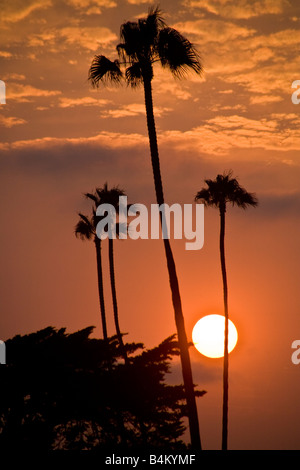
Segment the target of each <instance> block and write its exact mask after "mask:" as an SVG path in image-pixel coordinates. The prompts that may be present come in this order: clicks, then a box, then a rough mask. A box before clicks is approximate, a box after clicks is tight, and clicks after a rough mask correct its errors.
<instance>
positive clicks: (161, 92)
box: [0, 0, 300, 449]
mask: <svg viewBox="0 0 300 470" xmlns="http://www.w3.org/2000/svg"><path fill="white" fill-rule="evenodd" d="M160 6H161V8H162V10H163V11H164V12H165V19H166V21H167V22H168V24H169V25H170V26H173V27H175V28H177V29H178V30H179V31H180V32H182V33H183V34H185V35H186V36H187V37H188V38H189V39H190V40H191V41H192V42H193V43H194V44H195V45H196V46H197V48H198V50H199V51H200V54H201V58H202V60H203V65H204V70H205V73H204V75H203V77H202V78H199V77H197V76H195V75H192V74H191V75H189V77H188V78H187V79H185V80H183V81H178V80H174V79H173V78H172V77H171V76H170V75H169V74H168V73H167V72H162V70H160V69H159V68H157V69H155V77H154V81H153V90H154V105H155V114H156V122H157V130H158V142H159V149H160V157H161V168H162V176H163V181H164V189H165V197H166V202H168V203H174V202H178V203H181V204H182V203H191V202H193V198H194V196H195V194H196V192H197V191H198V190H199V189H201V188H202V186H203V180H204V178H214V177H215V176H216V175H217V173H222V172H223V171H224V170H228V169H232V170H233V172H234V175H235V176H237V177H238V179H239V181H240V183H241V184H242V185H243V186H244V187H246V189H247V190H248V191H251V192H255V193H256V195H257V197H258V199H259V203H260V204H259V207H258V208H257V209H252V208H251V209H249V210H247V211H246V212H244V211H242V210H238V209H236V208H233V209H231V208H230V209H229V210H228V212H227V233H226V255H227V267H228V283H229V311H230V316H231V318H232V320H233V321H234V322H235V324H236V326H237V328H238V331H239V343H238V346H237V347H236V349H235V351H234V352H233V353H232V354H231V355H230V399H229V406H230V408H229V447H230V448H233V449H300V436H299V433H298V432H297V430H298V428H299V420H300V404H299V394H300V380H299V374H300V365H299V366H296V365H294V364H292V362H291V354H292V350H291V344H292V342H293V341H294V340H296V339H300V309H299V303H300V302H299V301H300V298H299V287H298V284H299V247H298V240H299V238H300V224H299V206H300V192H299V181H300V171H299V150H300V131H299V129H300V117H299V111H300V105H294V104H293V103H292V101H291V94H292V91H293V90H292V88H291V85H292V82H293V81H294V80H297V79H298V80H299V79H300V67H299V65H300V60H299V43H300V31H299V21H300V17H299V13H300V5H299V3H298V2H297V1H296V0H272V2H270V1H268V0H261V1H259V2H256V1H250V0H237V1H233V0H182V1H178V0H172V1H171V0H161V2H160ZM147 9H148V2H144V1H141V0H122V1H121V0H64V1H58V0H28V1H26V2H25V1H20V0H19V1H18V0H11V1H5V2H4V6H1V12H0V23H1V28H0V38H1V41H0V44H1V45H0V61H1V68H0V70H1V76H0V79H2V80H4V81H5V83H6V88H7V97H6V98H7V99H6V104H5V105H0V129H1V141H0V179H1V182H0V194H1V221H2V223H1V231H0V239H1V243H0V246H1V260H2V262H1V266H0V277H1V282H0V298H1V316H0V339H3V340H5V339H7V338H9V337H12V336H13V335H15V334H26V333H30V332H33V331H36V330H38V329H41V328H44V327H46V326H48V325H52V326H55V327H57V328H58V327H67V329H68V331H74V330H77V329H79V328H84V327H86V326H88V325H95V326H96V330H95V334H96V335H100V333H101V330H100V316H99V306H98V298H97V285H96V265H95V256H94V247H93V245H92V244H91V243H83V242H81V241H79V240H77V239H76V238H75V237H74V234H73V230H74V225H75V224H76V222H77V215H76V214H77V212H78V211H83V212H86V213H88V211H89V205H88V203H87V202H86V201H85V200H84V198H83V197H82V194H83V193H84V192H87V191H91V190H93V189H94V188H95V187H96V186H102V185H103V183H104V182H106V181H107V182H108V184H109V186H112V185H115V184H119V185H120V186H121V187H122V188H125V190H126V192H127V194H128V199H129V200H130V201H134V202H140V203H144V204H151V203H154V202H155V199H154V189H153V181H152V171H151V166H150V158H149V149H148V140H147V133H146V121H145V115H144V104H143V91H142V89H137V90H135V91H132V90H131V89H129V88H126V86H124V87H123V88H115V87H107V88H106V89H101V90H98V91H97V90H93V89H91V87H90V84H89V83H88V81H87V73H88V68H89V65H90V63H91V60H92V58H93V56H94V54H96V53H103V54H105V55H108V56H109V57H110V58H112V59H114V58H115V46H116V44H117V43H118V34H119V26H120V24H121V23H122V22H123V21H125V20H129V19H134V18H136V17H137V16H140V15H142V14H144V13H146V12H147ZM218 224H219V216H218V212H217V211H216V210H214V209H209V210H206V211H205V242H204V247H203V249H202V250H200V251H186V250H185V249H184V240H183V241H174V242H173V243H172V246H173V248H174V255H175V260H176V263H177V270H178V276H179V281H180V288H181V294H182V301H183V308H184V315H185V321H186V328H187V333H188V336H189V338H191V331H192V327H193V325H194V323H195V322H196V321H197V320H198V319H199V318H200V317H201V316H203V315H204V314H206V313H222V284H221V273H220V266H219V253H218V230H219V225H218ZM115 245H116V277H117V279H116V281H117V290H118V299H119V308H120V324H121V328H122V330H123V331H124V332H128V340H130V341H135V340H136V341H142V342H144V343H145V345H146V346H147V347H152V346H154V345H156V344H158V342H160V341H162V340H163V339H164V338H166V337H167V336H168V335H170V334H172V333H174V332H175V323H174V319H173V310H172V305H171V297H170V290H169V286H168V276H167V270H166V265H165V260H164V252H163V244H162V242H161V240H158V241H150V240H142V241H133V240H128V241H122V242H117V243H116V244H115ZM103 251H104V253H103V255H104V258H105V259H104V269H105V270H106V273H107V256H106V255H107V252H106V249H105V248H104V250H103ZM105 281H106V290H107V308H108V310H109V315H110V319H109V333H110V334H113V333H114V329H113V321H112V310H111V302H110V291H109V284H108V278H107V277H106V279H105ZM191 354H192V360H193V370H194V375H195V377H194V378H195V381H196V382H197V383H198V384H199V388H200V389H206V390H207V392H208V393H207V394H206V395H205V396H204V397H203V398H201V399H200V400H199V418H200V423H201V433H202V440H203V447H204V448H211V449H218V448H220V441H221V400H222V388H221V386H222V384H221V377H222V360H218V359H217V360H210V359H207V358H204V357H203V356H201V355H200V354H199V353H197V352H196V351H192V353H191ZM177 372H178V371H177ZM175 377H178V380H181V377H180V374H177V373H176V374H175Z"/></svg>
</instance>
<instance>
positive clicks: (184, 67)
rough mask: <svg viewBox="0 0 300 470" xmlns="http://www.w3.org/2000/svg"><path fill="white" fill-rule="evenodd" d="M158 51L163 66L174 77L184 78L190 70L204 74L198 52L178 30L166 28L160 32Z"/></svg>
mask: <svg viewBox="0 0 300 470" xmlns="http://www.w3.org/2000/svg"><path fill="white" fill-rule="evenodd" d="M157 50H158V55H159V58H160V61H161V64H162V66H163V67H168V68H169V69H170V70H171V72H172V73H173V75H174V76H176V77H182V76H184V75H185V74H186V72H188V70H189V69H192V70H193V71H194V72H196V73H197V74H199V75H200V74H201V73H202V65H201V61H200V56H199V54H198V52H197V50H196V49H195V47H194V46H193V45H192V43H191V42H190V41H189V40H188V39H186V38H185V37H184V36H182V34H180V33H179V32H178V31H177V30H176V29H173V28H169V27H166V28H163V29H162V30H161V31H160V32H159V37H158V44H157Z"/></svg>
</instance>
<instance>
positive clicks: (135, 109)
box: [101, 103, 171, 118]
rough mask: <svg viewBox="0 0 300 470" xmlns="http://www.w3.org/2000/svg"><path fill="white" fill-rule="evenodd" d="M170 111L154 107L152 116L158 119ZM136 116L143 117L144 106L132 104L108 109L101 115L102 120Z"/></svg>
mask: <svg viewBox="0 0 300 470" xmlns="http://www.w3.org/2000/svg"><path fill="white" fill-rule="evenodd" d="M169 111H171V109H170V108H163V107H160V106H154V114H155V116H156V117H160V116H162V115H163V114H165V113H167V112H169ZM138 115H145V105H144V104H139V103H132V104H128V105H124V106H122V107H120V108H118V109H109V110H107V111H104V112H103V113H102V115H101V117H102V118H107V117H111V118H123V117H131V116H138Z"/></svg>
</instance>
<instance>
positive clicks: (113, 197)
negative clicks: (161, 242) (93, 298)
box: [88, 183, 127, 362]
mask: <svg viewBox="0 0 300 470" xmlns="http://www.w3.org/2000/svg"><path fill="white" fill-rule="evenodd" d="M120 196H125V192H124V191H123V190H122V189H119V188H118V187H117V186H114V187H112V188H111V189H108V186H107V183H105V184H104V186H103V188H97V189H96V196H95V198H96V204H97V206H98V205H100V204H110V205H111V206H112V207H113V208H114V209H115V211H116V215H117V214H118V212H119V198H120ZM88 197H90V195H88ZM124 230H127V227H123V225H122V224H120V223H116V221H115V233H114V235H115V237H117V236H118V235H119V233H120V232H121V231H122V232H123V231H124ZM108 255H109V273H110V286H111V294H112V301H113V312H114V322H115V328H116V334H117V338H118V340H119V344H120V348H121V351H122V354H123V357H124V361H125V362H127V354H126V348H125V346H124V342H123V337H122V333H121V330H120V322H119V309H118V302H117V291H116V278H115V263H114V237H111V236H110V237H109V238H108Z"/></svg>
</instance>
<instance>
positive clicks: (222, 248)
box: [220, 205, 228, 450]
mask: <svg viewBox="0 0 300 470" xmlns="http://www.w3.org/2000/svg"><path fill="white" fill-rule="evenodd" d="M225 213H226V207H225V205H224V207H220V225H221V227H220V257H221V270H222V280H223V296H224V314H225V333H224V367H223V419H222V450H227V442H228V288H227V275H226V265H225Z"/></svg>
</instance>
